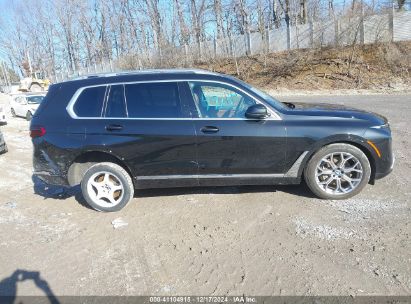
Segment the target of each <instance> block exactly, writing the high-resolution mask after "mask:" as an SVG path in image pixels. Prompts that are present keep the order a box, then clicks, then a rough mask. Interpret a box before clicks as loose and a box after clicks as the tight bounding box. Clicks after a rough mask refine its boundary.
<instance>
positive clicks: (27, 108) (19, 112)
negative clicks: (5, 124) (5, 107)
mask: <svg viewBox="0 0 411 304" xmlns="http://www.w3.org/2000/svg"><path fill="white" fill-rule="evenodd" d="M44 96H45V94H44V93H43V94H19V95H14V96H13V97H12V100H11V102H10V112H11V115H13V117H16V116H20V117H25V118H26V119H27V120H31V118H32V117H33V115H34V113H35V112H36V110H37V108H38V107H39V105H40V103H41V102H42V101H43V99H44Z"/></svg>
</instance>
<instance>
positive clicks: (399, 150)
mask: <svg viewBox="0 0 411 304" xmlns="http://www.w3.org/2000/svg"><path fill="white" fill-rule="evenodd" d="M281 99H282V100H284V101H310V102H311V101H319V102H327V101H329V102H335V103H343V104H346V105H349V106H355V107H358V108H361V109H366V110H371V111H375V112H378V113H381V114H383V115H385V116H387V117H388V118H389V120H390V122H391V126H392V130H393V137H394V151H395V154H396V159H397V162H396V165H395V168H394V171H393V173H392V174H391V175H389V176H388V177H387V178H385V179H383V180H380V181H378V182H377V183H376V185H375V186H371V185H369V186H367V187H366V189H365V190H364V191H363V192H362V193H361V194H360V195H358V196H356V197H354V198H352V199H349V200H346V201H326V200H319V199H316V198H313V197H312V195H311V194H310V192H309V191H308V190H307V188H306V187H305V186H281V187H273V186H266V187H225V188H184V189H163V190H144V191H138V192H137V193H136V197H135V198H134V200H133V201H132V202H131V203H130V204H129V205H128V207H127V208H125V209H124V210H122V211H121V212H118V213H98V212H95V211H93V210H90V209H88V208H86V207H85V206H84V205H83V204H82V199H81V196H80V195H79V194H78V193H77V192H76V191H75V190H73V191H71V192H61V191H60V189H58V188H54V187H50V188H47V187H45V186H44V185H43V184H41V183H39V182H36V183H34V184H33V181H32V164H31V158H32V157H31V154H32V147H31V141H30V138H29V136H28V125H29V124H28V122H27V121H25V120H24V119H23V118H10V119H9V123H8V125H6V126H4V127H1V130H2V131H3V133H4V136H5V139H6V142H7V144H8V147H9V152H8V153H7V154H4V155H1V156H0V252H1V254H0V281H1V282H0V294H10V293H13V288H15V287H16V286H17V294H18V295H42V294H44V290H45V289H44V288H43V289H42V288H39V286H44V284H43V285H41V284H38V282H40V281H41V280H44V281H46V282H47V283H48V287H49V288H50V290H48V292H53V293H54V294H55V295H242V294H246V295H410V294H411V237H410V233H411V186H410V183H411V174H410V169H411V152H410V147H411V136H410V135H411V134H410V133H411V130H410V129H411V128H410V116H411V95H395V96H383V95H375V96H321V97H316V96H305V97H302V96H300V97H296V96H286V97H282V98H281ZM1 103H3V104H4V103H7V99H6V97H5V96H4V95H2V96H1V95H0V104H1ZM119 218H120V220H119ZM114 220H117V222H123V223H126V224H127V225H123V226H120V227H118V228H114V226H113V224H112V222H113V221H114ZM16 271H17V272H16ZM34 272H39V274H36V273H34ZM13 274H14V275H13ZM36 284H37V285H36Z"/></svg>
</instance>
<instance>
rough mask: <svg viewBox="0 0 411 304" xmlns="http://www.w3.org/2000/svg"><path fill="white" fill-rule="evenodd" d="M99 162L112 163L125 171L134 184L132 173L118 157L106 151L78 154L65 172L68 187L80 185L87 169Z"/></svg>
mask: <svg viewBox="0 0 411 304" xmlns="http://www.w3.org/2000/svg"><path fill="white" fill-rule="evenodd" d="M101 162H112V163H115V164H117V165H119V166H120V167H122V168H123V169H124V170H126V171H127V173H128V174H129V175H130V177H131V179H132V180H133V183H134V176H133V174H132V171H131V170H130V168H129V167H128V166H127V165H126V164H125V162H124V161H123V160H121V159H120V158H119V157H117V156H115V155H113V154H111V153H109V152H106V151H85V152H83V153H81V154H79V155H78V156H77V157H76V158H75V159H74V160H73V162H72V163H71V165H70V167H69V169H68V171H67V180H68V183H69V185H70V186H75V185H78V184H80V182H81V179H82V178H83V176H84V174H85V173H86V171H87V170H88V168H90V167H91V166H93V165H94V164H97V163H101Z"/></svg>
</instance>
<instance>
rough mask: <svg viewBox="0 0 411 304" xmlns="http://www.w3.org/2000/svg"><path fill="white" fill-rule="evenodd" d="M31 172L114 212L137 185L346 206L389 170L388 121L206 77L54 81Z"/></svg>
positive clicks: (38, 123)
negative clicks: (292, 196) (308, 195)
mask: <svg viewBox="0 0 411 304" xmlns="http://www.w3.org/2000/svg"><path fill="white" fill-rule="evenodd" d="M30 132H31V133H30V134H31V137H32V140H33V145H34V154H33V165H34V174H35V175H36V176H38V177H39V178H40V179H42V180H43V181H45V182H46V183H50V184H57V185H70V186H74V185H77V184H81V189H82V193H83V196H84V198H85V199H86V201H87V203H88V204H89V205H90V206H91V207H92V208H94V209H96V210H100V211H116V210H119V209H121V208H123V207H124V206H125V205H126V204H127V203H128V201H129V200H130V199H131V198H133V194H134V189H135V188H159V187H181V186H183V187H186V186H228V185H270V184H272V185H274V184H298V183H300V182H301V180H302V178H304V179H305V181H306V182H307V184H308V186H309V187H310V189H311V190H312V192H313V193H315V194H316V195H317V196H318V197H320V198H324V199H346V198H349V197H351V196H354V195H356V194H358V193H359V192H360V191H361V190H362V189H363V188H364V187H365V186H366V185H367V184H368V183H374V181H375V180H376V179H379V178H382V177H384V176H386V175H387V174H389V173H390V172H391V170H392V168H393V164H394V157H393V153H392V150H391V130H390V127H389V124H388V121H387V119H386V118H384V117H382V116H380V115H378V114H373V113H369V112H365V111H361V110H356V109H351V108H344V107H342V106H339V105H330V104H320V105H318V104H316V105H312V104H311V105H310V104H292V103H282V102H280V101H278V100H276V99H274V98H273V97H271V96H269V95H267V94H266V93H264V92H261V91H260V90H258V89H256V88H254V87H252V86H250V85H248V84H246V83H244V82H242V81H240V80H238V79H236V78H233V77H230V76H227V75H222V74H217V73H212V72H207V71H201V70H200V71H199V70H163V71H155V70H153V71H140V72H135V73H119V74H105V75H93V76H92V77H83V78H81V79H77V80H72V81H67V82H62V83H58V84H56V85H52V86H51V87H50V90H49V93H48V94H47V96H46V98H45V100H44V102H43V103H42V104H41V106H40V108H39V109H38V111H37V112H36V114H35V115H34V117H33V120H32V122H31V126H30Z"/></svg>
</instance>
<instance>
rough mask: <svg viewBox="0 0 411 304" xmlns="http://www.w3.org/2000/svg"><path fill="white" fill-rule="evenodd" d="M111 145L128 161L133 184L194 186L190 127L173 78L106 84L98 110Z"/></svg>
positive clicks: (194, 177) (192, 135)
mask: <svg viewBox="0 0 411 304" xmlns="http://www.w3.org/2000/svg"><path fill="white" fill-rule="evenodd" d="M103 112H104V113H103V121H104V123H103V127H104V130H103V132H104V134H105V135H106V137H107V138H108V139H109V140H108V142H109V145H110V149H111V150H112V151H113V153H115V154H117V155H119V156H120V157H121V158H122V159H124V160H125V161H126V163H127V164H128V165H129V166H130V168H131V170H132V171H133V175H134V176H135V178H136V180H137V183H136V185H137V187H141V188H144V187H162V186H164V187H169V186H180V185H191V186H195V185H197V184H198V181H197V176H196V174H197V170H198V166H197V162H196V155H195V152H196V146H195V130H194V127H193V123H192V121H191V119H190V117H189V112H188V111H186V110H185V107H184V105H183V103H182V101H181V98H180V85H179V83H178V82H172V81H170V82H146V83H144V82H143V83H142V82H139V83H128V84H124V85H123V84H121V85H111V86H110V87H109V88H108V92H107V98H106V102H105V105H104V110H103Z"/></svg>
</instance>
